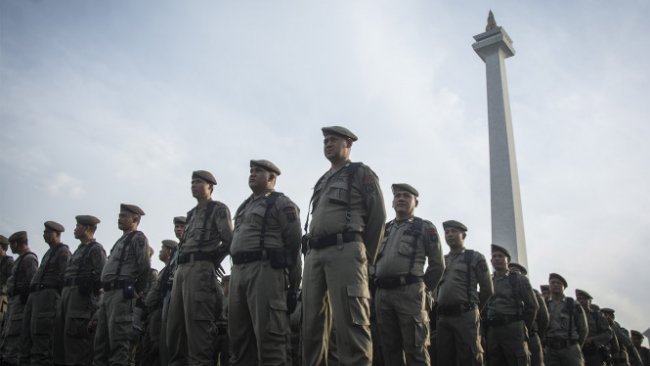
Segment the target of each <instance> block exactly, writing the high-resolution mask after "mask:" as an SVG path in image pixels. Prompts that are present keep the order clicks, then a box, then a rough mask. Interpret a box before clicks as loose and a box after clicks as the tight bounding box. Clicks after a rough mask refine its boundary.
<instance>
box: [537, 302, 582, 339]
mask: <svg viewBox="0 0 650 366" xmlns="http://www.w3.org/2000/svg"><path fill="white" fill-rule="evenodd" d="M566 302H567V298H566V297H565V298H563V299H562V300H561V301H555V300H551V301H549V302H548V303H547V305H548V314H549V324H548V329H547V330H546V338H548V339H572V340H577V341H578V343H580V345H582V344H583V343H584V341H585V339H586V338H587V332H588V329H587V318H586V317H585V312H584V311H583V310H582V306H580V304H578V302H577V301H574V306H573V325H571V326H569V317H570V315H569V312H568V311H567V310H565V307H566V306H567V305H566ZM569 328H571V334H569Z"/></svg>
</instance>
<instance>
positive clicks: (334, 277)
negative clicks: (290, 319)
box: [231, 126, 386, 366]
mask: <svg viewBox="0 0 650 366" xmlns="http://www.w3.org/2000/svg"><path fill="white" fill-rule="evenodd" d="M322 131H323V136H324V139H323V152H324V154H325V158H327V160H329V162H330V163H331V167H330V169H329V170H328V171H327V172H326V173H325V174H324V175H323V176H322V177H321V178H320V179H319V180H318V182H316V186H315V187H314V193H313V195H312V199H311V204H310V206H311V208H312V219H313V221H312V224H311V226H310V227H309V234H308V235H307V237H306V241H308V244H307V248H305V249H307V253H306V256H305V271H304V273H303V286H302V301H303V327H302V335H303V352H302V355H303V356H302V357H303V365H305V366H308V365H322V364H325V363H326V362H327V356H326V355H327V350H328V343H329V338H328V336H329V334H330V328H331V323H332V317H333V318H334V322H335V323H336V326H335V327H336V337H337V345H338V356H339V360H340V362H341V363H342V364H345V365H370V364H371V363H372V340H371V337H370V304H369V298H370V293H369V292H370V291H369V288H368V265H369V264H370V265H372V264H373V262H374V259H375V255H376V252H377V247H378V245H379V243H380V241H381V237H382V235H383V231H384V223H385V221H386V211H385V208H384V199H383V196H382V193H381V188H380V186H379V180H378V178H377V176H376V175H375V173H374V172H373V171H372V170H371V169H370V168H369V167H367V166H366V165H364V164H362V163H352V162H350V160H349V158H350V151H351V149H352V143H353V142H354V141H356V140H357V136H355V135H354V134H353V133H352V132H350V130H348V129H347V128H344V127H339V126H333V127H323V128H322ZM308 224H309V222H307V223H306V225H305V226H306V227H307V226H308ZM303 244H304V243H303ZM231 311H232V309H231Z"/></svg>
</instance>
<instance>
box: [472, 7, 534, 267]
mask: <svg viewBox="0 0 650 366" xmlns="http://www.w3.org/2000/svg"><path fill="white" fill-rule="evenodd" d="M474 39H475V40H476V43H474V44H473V45H472V47H473V48H474V51H476V53H478V55H479V56H480V57H481V59H482V60H483V61H484V62H485V72H486V78H487V100H488V103H487V106H488V129H489V134H490V191H491V206H492V242H493V243H494V244H498V245H501V246H503V247H505V248H507V249H508V250H509V251H510V254H511V255H512V261H513V262H517V263H520V264H523V265H524V266H528V259H527V256H526V239H525V237H524V219H523V216H522V212H521V195H520V194H519V175H518V173H517V158H516V156H515V141H514V138H513V135H512V117H511V115H510V99H509V96H508V81H507V80H506V66H505V59H506V58H508V57H510V56H513V55H514V54H515V50H514V49H513V48H512V40H511V39H510V37H509V36H508V33H506V31H505V29H503V28H501V27H499V26H497V24H496V22H495V21H494V15H493V14H492V11H490V14H489V16H488V24H487V27H486V28H485V32H484V33H481V34H478V35H476V36H474Z"/></svg>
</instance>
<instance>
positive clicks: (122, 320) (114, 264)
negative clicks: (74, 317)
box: [95, 204, 151, 366]
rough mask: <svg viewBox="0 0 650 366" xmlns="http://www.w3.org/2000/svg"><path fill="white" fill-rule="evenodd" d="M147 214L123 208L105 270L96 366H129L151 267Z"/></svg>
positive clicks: (99, 314) (97, 335) (132, 207)
mask: <svg viewBox="0 0 650 366" xmlns="http://www.w3.org/2000/svg"><path fill="white" fill-rule="evenodd" d="M143 215H144V211H142V209H141V208H140V207H138V206H136V205H130V204H122V205H120V215H119V218H118V221H117V223H118V227H119V229H120V230H122V233H123V234H122V236H121V237H120V238H119V239H118V240H117V242H116V243H115V245H113V248H112V249H111V253H110V254H109V256H108V259H107V261H106V265H105V266H104V269H103V270H102V275H101V280H102V287H103V289H104V295H103V297H102V300H101V304H100V306H99V310H98V311H97V319H98V321H97V331H96V333H95V365H98V366H103V365H109V364H110V365H111V366H112V365H128V364H129V357H130V348H131V341H132V339H133V332H134V329H133V318H134V316H133V313H134V307H135V306H136V300H137V299H139V298H140V297H141V296H142V293H143V291H144V289H145V287H146V286H147V276H148V275H149V269H150V268H151V262H150V258H149V249H148V248H149V242H148V240H147V237H146V236H145V235H144V234H143V233H142V232H141V231H138V230H137V229H138V225H139V224H140V217H141V216H143Z"/></svg>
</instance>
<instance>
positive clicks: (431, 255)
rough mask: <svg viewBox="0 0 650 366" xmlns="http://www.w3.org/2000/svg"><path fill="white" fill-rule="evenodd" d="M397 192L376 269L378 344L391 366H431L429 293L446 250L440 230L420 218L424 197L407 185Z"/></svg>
mask: <svg viewBox="0 0 650 366" xmlns="http://www.w3.org/2000/svg"><path fill="white" fill-rule="evenodd" d="M392 190H393V209H394V210H395V219H394V220H391V221H389V222H388V223H387V224H386V230H385V231H384V240H383V241H382V244H381V245H380V246H379V252H378V254H377V260H376V262H375V266H374V275H375V277H376V279H375V286H376V287H377V290H376V292H375V298H374V300H375V309H376V314H377V325H378V327H379V339H375V340H374V341H375V342H377V341H380V342H381V349H382V353H383V358H384V362H385V364H386V365H388V366H390V365H404V364H407V365H429V364H430V363H431V360H430V359H429V352H428V351H427V348H428V346H429V314H428V312H427V306H426V305H427V297H426V293H425V287H426V288H429V289H430V290H433V289H435V288H436V286H437V285H438V281H440V278H441V277H442V272H443V271H444V269H445V264H444V260H443V255H442V249H441V248H440V240H439V238H438V232H437V230H436V227H435V226H434V225H433V224H432V223H431V222H429V221H426V220H423V219H421V218H419V217H416V216H415V215H414V212H415V207H417V205H418V199H417V198H418V196H419V193H418V191H417V190H416V189H415V188H413V187H412V186H410V185H408V184H405V183H402V184H393V185H392ZM426 259H428V260H429V263H428V267H427V270H426V272H425V271H424V264H425V261H426ZM371 272H372V271H371ZM375 357H376V356H375Z"/></svg>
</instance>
